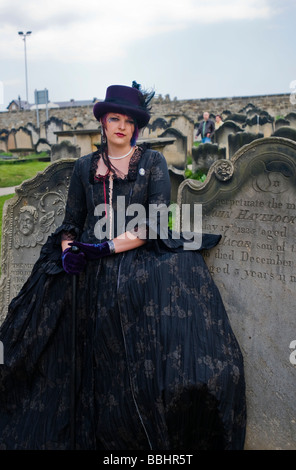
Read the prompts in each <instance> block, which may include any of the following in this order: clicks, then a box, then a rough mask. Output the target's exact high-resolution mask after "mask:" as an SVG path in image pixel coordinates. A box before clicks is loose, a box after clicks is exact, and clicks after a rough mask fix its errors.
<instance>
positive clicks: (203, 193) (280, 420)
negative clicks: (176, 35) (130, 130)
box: [178, 137, 296, 450]
mask: <svg viewBox="0 0 296 470" xmlns="http://www.w3.org/2000/svg"><path fill="white" fill-rule="evenodd" d="M193 203H201V204H202V205H203V206H202V207H203V230H204V231H205V232H209V233H217V234H219V233H220V234H221V235H222V239H221V241H220V243H219V244H218V245H217V246H216V247H215V248H214V249H212V250H210V251H209V252H205V253H204V257H205V260H206V263H207V265H208V267H209V270H210V272H211V273H212V275H213V278H214V280H215V282H216V284H217V285H218V287H219V290H220V292H221V295H222V298H223V300H224V303H225V306H226V310H227V311H228V315H229V318H230V322H231V324H232V326H233V330H234V332H235V334H236V337H237V339H238V342H239V344H240V346H241V349H242V352H243V355H244V362H245V373H246V387H247V435H246V443H245V448H246V449H252V450H276V449H282V450H288V449H290V450H292V449H293V450H295V449H296V400H295V384H296V365H295V364H294V363H293V361H292V360H291V355H292V352H293V351H292V350H291V348H292V346H293V344H295V345H296V320H295V305H296V143H295V142H293V141H291V140H288V139H284V138H275V137H270V138H263V139H258V140H255V141H254V142H252V143H250V144H248V145H245V146H244V147H242V148H241V149H240V150H239V151H238V152H237V153H236V154H235V155H234V157H233V158H232V159H231V160H219V161H217V162H216V163H214V164H213V165H212V167H211V168H210V170H209V173H208V175H207V179H206V181H205V182H204V184H202V185H200V184H196V183H195V182H194V181H192V180H191V181H190V180H185V181H184V182H183V183H182V184H181V185H180V188H179V192H178V204H180V205H181V204H193ZM291 345H292V346H291ZM295 348H296V346H294V349H295ZM294 362H295V361H294Z"/></svg>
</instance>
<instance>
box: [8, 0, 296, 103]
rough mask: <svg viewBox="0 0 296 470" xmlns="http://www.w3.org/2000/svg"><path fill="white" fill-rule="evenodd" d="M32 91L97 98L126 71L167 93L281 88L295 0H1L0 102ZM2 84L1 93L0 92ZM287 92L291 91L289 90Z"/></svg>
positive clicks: (291, 67) (293, 52)
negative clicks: (26, 34) (21, 32)
mask: <svg viewBox="0 0 296 470" xmlns="http://www.w3.org/2000/svg"><path fill="white" fill-rule="evenodd" d="M18 31H23V32H27V31H32V34H31V35H30V36H29V37H27V39H26V47H27V70H28V90H29V102H31V103H33V101H34V90H43V89H45V88H46V89H47V90H48V93H49V99H50V101H52V102H55V101H67V100H70V99H75V100H85V99H93V98H94V97H96V98H99V99H104V97H105V90H106V87H107V86H108V85H111V84H123V85H131V83H132V81H133V80H136V81H137V82H138V83H141V84H142V86H143V87H144V88H148V89H151V88H153V89H154V90H155V92H156V94H161V95H163V96H165V95H166V94H169V95H170V97H171V99H174V98H175V97H177V98H178V99H198V98H218V97H231V96H252V95H261V94H277V93H290V92H291V91H292V90H291V87H290V85H291V82H293V81H295V80H296V40H295V39H296V1H295V0H256V1H252V0H206V1H205V0H175V1H172V0H119V1H118V0H113V1H112V0H111V1H107V0H104V1H103V0H83V1H82V0H46V1H44V0H26V1H24V0H0V41H1V47H0V100H2V102H3V103H2V104H0V110H1V111H3V110H5V109H6V107H7V106H8V104H9V103H10V101H12V100H13V99H17V98H18V96H20V97H21V99H23V100H25V99H26V80H25V53H24V41H23V39H22V38H21V37H20V36H19V35H18ZM1 88H2V90H3V93H2V94H3V98H2V97H1ZM294 91H295V90H294Z"/></svg>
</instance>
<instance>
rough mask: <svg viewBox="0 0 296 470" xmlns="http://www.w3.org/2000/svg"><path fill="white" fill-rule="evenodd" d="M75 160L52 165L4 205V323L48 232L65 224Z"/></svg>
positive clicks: (0, 295)
mask: <svg viewBox="0 0 296 470" xmlns="http://www.w3.org/2000/svg"><path fill="white" fill-rule="evenodd" d="M74 161H75V160H70V159H69V160H61V161H59V162H56V163H52V164H51V165H49V166H48V167H47V168H46V169H45V171H44V172H42V173H41V172H40V173H38V174H37V175H36V177H35V178H32V179H30V180H27V181H24V182H23V183H22V185H21V186H18V187H17V188H16V195H15V196H14V197H13V198H12V199H8V200H7V201H6V202H5V204H4V208H3V219H2V240H1V268H2V269H1V278H0V323H2V321H3V319H4V317H5V315H6V313H7V309H8V304H9V302H10V301H11V299H12V298H13V297H15V295H16V294H17V293H18V292H19V290H20V288H21V287H22V285H23V284H24V282H25V281H26V280H27V278H28V277H29V275H30V273H31V270H32V268H33V265H34V263H35V261H36V260H37V259H38V257H39V253H40V249H41V247H42V245H43V244H44V243H45V242H46V240H47V238H48V236H49V235H50V234H51V233H52V232H54V231H55V229H56V228H57V227H58V226H59V225H61V223H62V221H63V218H64V210H65V205H66V197H67V193H68V187H69V183H70V177H71V174H72V170H73V165H74Z"/></svg>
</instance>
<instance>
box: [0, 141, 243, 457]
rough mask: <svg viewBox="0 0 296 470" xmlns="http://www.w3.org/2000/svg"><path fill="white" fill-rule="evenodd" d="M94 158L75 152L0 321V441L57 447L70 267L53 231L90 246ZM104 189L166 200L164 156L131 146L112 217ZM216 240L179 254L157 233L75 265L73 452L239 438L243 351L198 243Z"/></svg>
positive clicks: (65, 385) (65, 396)
mask: <svg viewBox="0 0 296 470" xmlns="http://www.w3.org/2000/svg"><path fill="white" fill-rule="evenodd" d="M98 158H100V157H99V154H98V152H95V153H93V154H90V155H87V156H85V157H81V158H79V159H78V160H77V161H76V163H75V167H74V171H73V176H72V180H71V184H70V188H69V194H68V202H67V207H66V215H65V219H64V223H63V224H62V226H61V227H60V228H59V229H58V230H56V232H55V233H54V234H52V235H51V236H50V237H49V238H48V240H47V242H46V243H45V245H44V246H43V247H42V250H41V254H40V257H39V259H38V261H37V262H36V264H35V266H34V268H33V271H32V274H31V275H30V277H29V279H28V280H27V282H26V283H25V285H24V286H23V288H22V289H21V291H20V292H19V294H18V295H17V296H16V297H15V298H14V299H13V300H12V302H11V303H10V306H9V311H8V314H7V317H6V319H5V321H4V322H3V324H2V326H1V330H0V339H1V341H2V342H3V344H4V351H5V358H4V365H0V402H1V403H0V404H1V409H0V449H31V450H35V449H60V450H63V449H65V450H66V449H70V401H69V397H70V394H71V391H70V388H71V380H70V371H71V305H72V277H73V276H71V275H69V274H67V273H65V272H64V271H63V268H62V265H61V247H60V241H61V235H62V234H65V233H66V234H69V233H71V234H75V237H76V238H77V239H80V240H81V241H83V242H88V243H98V239H97V238H96V236H95V235H94V227H95V226H96V224H97V222H98V219H99V217H98V216H97V215H96V207H97V206H98V205H99V204H103V203H104V202H106V195H107V196H108V190H109V186H108V181H105V183H104V182H103V181H100V180H97V179H96V178H95V171H96V165H97V161H98ZM117 196H123V197H124V198H125V199H124V201H125V203H126V206H128V205H129V204H133V203H141V204H143V205H144V206H145V207H146V208H148V204H152V203H154V204H160V203H165V204H169V203H170V200H169V198H170V183H169V175H168V170H167V165H166V161H165V159H164V157H163V156H162V155H161V154H160V153H158V152H156V151H153V150H149V149H145V148H141V147H139V148H138V149H137V151H136V152H135V154H134V156H133V157H132V159H131V161H130V166H129V172H128V175H127V176H126V177H125V178H124V179H120V178H114V184H113V207H114V222H115V227H116V222H117V220H118V217H117V216H118V215H119V214H118V213H117V211H116V209H117V206H116V204H117V202H116V201H117ZM120 215H121V216H122V214H120ZM128 220H131V216H129V217H126V221H128ZM147 223H148V224H149V222H147ZM96 235H97V233H96ZM114 235H115V236H116V235H117V233H116V228H115V233H114ZM219 239H220V236H218V235H217V236H216V235H204V237H203V244H202V246H201V248H200V250H193V251H191V250H184V249H183V245H182V243H183V242H182V239H180V240H175V239H172V237H169V238H168V239H167V240H165V239H162V238H161V237H160V236H159V237H158V239H152V240H149V241H148V242H147V243H146V244H145V245H144V246H142V247H141V248H138V249H134V250H130V251H128V252H124V253H120V254H115V255H111V256H108V257H105V258H102V259H101V260H97V261H89V262H88V263H87V267H86V269H85V271H84V272H83V273H82V274H80V275H79V277H78V281H77V282H78V286H77V332H78V335H77V354H76V356H77V382H76V448H77V449H84V450H94V449H96V450H100V449H108V450H178V451H181V450H191V451H194V450H200V449H233V450H236V449H243V446H244V438H245V425H246V403H245V382H244V371H243V358H242V354H241V351H240V348H239V345H238V343H237V340H236V338H235V336H234V334H233V331H232V329H231V326H230V323H229V319H228V317H227V313H226V311H225V309H224V306H223V303H222V300H221V297H220V294H219V291H218V290H217V287H216V285H215V284H214V282H213V280H212V278H211V276H210V273H209V271H208V269H207V267H206V265H205V262H204V260H203V257H202V254H201V250H202V249H203V248H206V249H210V248H211V247H213V246H215V245H216V244H217V243H218V241H219Z"/></svg>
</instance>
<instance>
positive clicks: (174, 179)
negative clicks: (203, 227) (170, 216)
mask: <svg viewBox="0 0 296 470" xmlns="http://www.w3.org/2000/svg"><path fill="white" fill-rule="evenodd" d="M168 170H169V176H170V183H171V202H173V203H176V202H177V197H178V189H179V186H180V184H181V183H182V182H183V181H184V179H185V171H184V170H179V169H178V168H175V167H174V166H173V165H168Z"/></svg>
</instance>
